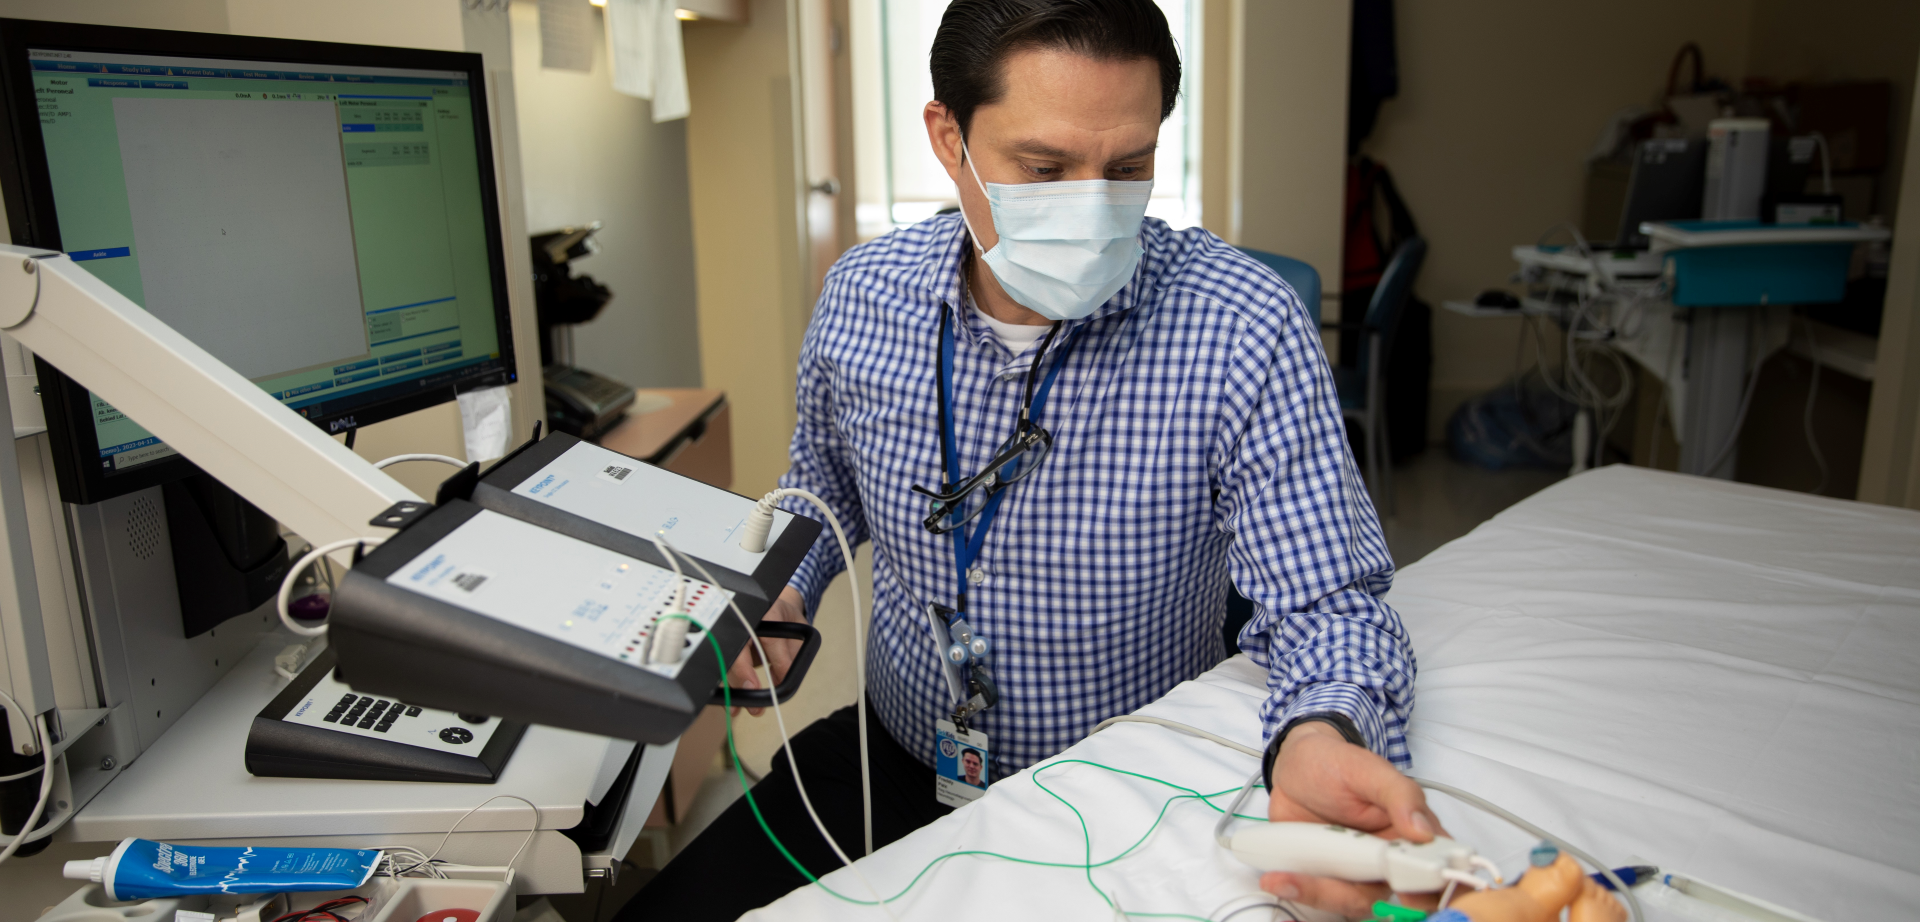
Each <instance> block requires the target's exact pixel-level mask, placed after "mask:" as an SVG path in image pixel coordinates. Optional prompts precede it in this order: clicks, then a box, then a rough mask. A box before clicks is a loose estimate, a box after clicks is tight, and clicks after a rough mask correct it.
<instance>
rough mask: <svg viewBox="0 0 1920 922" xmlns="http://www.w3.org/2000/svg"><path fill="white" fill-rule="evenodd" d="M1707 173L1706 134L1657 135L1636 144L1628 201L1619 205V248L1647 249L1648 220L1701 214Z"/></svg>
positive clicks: (1670, 219) (1615, 237)
mask: <svg viewBox="0 0 1920 922" xmlns="http://www.w3.org/2000/svg"><path fill="white" fill-rule="evenodd" d="M1706 175H1707V142H1706V139H1704V138H1692V139H1689V138H1654V139H1652V140H1649V141H1642V142H1640V143H1639V144H1637V145H1635V146H1634V157H1633V174H1632V178H1631V179H1630V180H1629V181H1628V184H1627V200H1626V204H1625V205H1623V206H1622V207H1621V209H1620V232H1619V233H1618V234H1616V235H1615V236H1614V238H1613V240H1614V246H1615V247H1618V248H1620V249H1634V250H1644V249H1646V248H1647V246H1648V243H1649V241H1648V239H1647V235H1646V234H1643V233H1641V232H1640V225H1641V224H1642V223H1643V222H1647V221H1678V220H1684V219H1687V218H1698V217H1700V196H1701V194H1702V192H1703V191H1704V189H1705V185H1706Z"/></svg>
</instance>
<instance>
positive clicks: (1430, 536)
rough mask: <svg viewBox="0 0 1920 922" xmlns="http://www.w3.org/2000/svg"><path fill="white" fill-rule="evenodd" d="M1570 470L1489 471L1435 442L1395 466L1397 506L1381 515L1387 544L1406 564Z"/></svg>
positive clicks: (1400, 563)
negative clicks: (1412, 457)
mask: <svg viewBox="0 0 1920 922" xmlns="http://www.w3.org/2000/svg"><path fill="white" fill-rule="evenodd" d="M1566 477H1567V473H1566V472H1565V471H1541V470H1525V469H1523V470H1507V471H1489V470H1486V469H1484V468H1479V467H1475V466H1473V465H1470V464H1464V463H1461V462H1459V461H1455V460H1453V459H1452V458H1451V457H1448V455H1447V452H1446V449H1445V448H1443V447H1440V446H1433V447H1430V448H1428V449H1427V450H1426V451H1425V452H1422V453H1421V454H1420V456H1419V457H1416V458H1414V459H1412V460H1410V461H1408V462H1407V463H1406V464H1404V465H1402V466H1400V467H1397V468H1395V469H1394V471H1393V492H1394V497H1395V503H1394V509H1393V511H1392V513H1391V514H1389V515H1383V516H1382V517H1381V518H1382V520H1383V522H1384V523H1385V527H1386V532H1387V548H1388V549H1389V550H1391V551H1392V552H1393V562H1394V565H1395V566H1396V567H1404V566H1406V565H1408V564H1410V563H1413V562H1414V561H1416V560H1419V559H1420V558H1422V557H1425V556H1427V555H1428V554H1429V553H1431V552H1432V551H1433V550H1434V548H1437V547H1439V546H1440V545H1442V544H1445V543H1447V542H1449V541H1452V540H1453V539H1455V538H1458V537H1460V536H1461V535H1464V534H1466V533H1467V532H1470V531H1472V530H1473V529H1474V528H1475V527H1477V526H1478V525H1479V524H1480V523H1481V522H1484V521H1486V520H1488V519H1490V518H1493V517H1494V516H1495V515H1498V514H1499V513H1500V511H1501V510H1503V509H1506V508H1507V507H1508V506H1511V505H1513V504H1514V503H1517V502H1519V501H1521V500H1523V499H1526V498H1527V497H1529V496H1532V495H1533V494H1535V493H1538V492H1540V491H1541V490H1544V489H1546V488H1547V487H1550V486H1552V485H1554V484H1556V483H1558V482H1560V481H1562V480H1565V479H1566Z"/></svg>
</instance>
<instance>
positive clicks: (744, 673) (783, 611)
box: [727, 586, 807, 717]
mask: <svg viewBox="0 0 1920 922" xmlns="http://www.w3.org/2000/svg"><path fill="white" fill-rule="evenodd" d="M761 620H762V621H794V622H798V623H800V624H805V623H807V602H806V599H804V598H802V597H801V595H800V590H798V589H795V588H793V587H791V586H789V587H787V588H786V589H782V590H781V591H780V597H779V598H777V599H774V600H773V607H771V608H769V609H767V615H766V617H765V618H762V619H761ZM760 643H761V645H762V646H764V647H766V648H767V658H768V659H770V660H772V662H770V663H768V664H767V667H768V669H770V670H771V671H772V672H773V684H775V685H779V684H780V683H781V682H782V681H785V680H786V678H787V668H788V667H789V666H792V665H793V657H794V655H795V654H796V653H798V652H800V641H798V640H784V639H774V638H767V639H765V640H762V641H760ZM756 662H758V659H757V658H756V657H755V656H754V652H753V644H752V642H748V644H747V646H746V649H744V650H741V651H740V658H739V659H736V660H734V661H733V668H731V669H729V670H727V684H729V685H732V686H733V687H734V688H759V687H760V671H759V670H758V669H757V668H755V666H754V664H755V663H756ZM765 710H766V708H747V713H749V714H752V715H753V716H755V717H758V716H760V713H761V712H762V711H765ZM733 713H734V714H735V716H738V715H739V713H740V709H739V708H734V709H733Z"/></svg>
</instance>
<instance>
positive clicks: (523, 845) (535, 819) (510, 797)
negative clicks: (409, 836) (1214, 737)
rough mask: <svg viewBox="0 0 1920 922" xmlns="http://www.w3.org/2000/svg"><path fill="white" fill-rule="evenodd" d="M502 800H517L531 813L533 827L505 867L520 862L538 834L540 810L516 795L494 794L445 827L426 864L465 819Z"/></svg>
mask: <svg viewBox="0 0 1920 922" xmlns="http://www.w3.org/2000/svg"><path fill="white" fill-rule="evenodd" d="M502 798H504V799H507V800H517V801H519V802H521V803H523V804H526V805H527V809H529V810H532V811H533V825H532V826H530V827H528V828H527V837H526V838H525V839H522V840H520V847H519V848H516V849H514V850H513V857H511V858H508V859H507V867H509V868H511V867H513V863H514V862H516V861H519V860H520V853H521V852H524V851H526V850H527V846H529V845H532V844H533V837H534V836H536V835H538V834H539V833H540V808H539V807H538V806H535V805H534V803H533V801H531V800H528V799H526V798H525V797H521V796H520V795H518V794H495V795H493V796H492V797H489V798H487V799H486V800H483V801H481V802H479V803H478V804H475V805H474V807H473V809H471V810H468V811H467V812H465V813H462V814H460V818H459V819H457V820H454V821H453V825H452V826H449V827H447V834H446V835H444V836H441V837H440V844H439V845H436V846H434V847H433V854H431V855H428V856H427V863H428V864H431V863H432V862H433V860H434V859H436V858H438V857H440V850H441V849H443V848H446V847H447V840H448V839H451V838H453V831H454V830H456V829H459V828H460V824H461V823H464V822H466V821H467V817H469V816H472V815H474V814H475V813H478V812H480V808H481V807H484V806H486V805H488V804H490V803H493V802H494V801H496V800H500V799H502ZM413 867H414V868H417V867H419V865H417V864H416V865H414V866H413ZM412 869H413V868H408V870H412Z"/></svg>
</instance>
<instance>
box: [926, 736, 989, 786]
mask: <svg viewBox="0 0 1920 922" xmlns="http://www.w3.org/2000/svg"><path fill="white" fill-rule="evenodd" d="M933 729H934V767H933V768H934V782H933V784H934V793H935V795H936V796H937V797H938V798H939V800H940V802H941V803H943V804H946V805H947V806H949V807H959V806H964V805H966V804H967V803H968V802H969V801H973V800H977V799H979V797H980V795H982V794H985V793H987V752H988V749H987V735H986V734H985V733H983V732H981V731H979V730H969V731H966V732H964V733H963V732H960V731H959V730H958V729H956V728H955V727H954V725H953V722H952V721H949V720H942V721H939V722H937V723H935V724H934V725H933Z"/></svg>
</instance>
